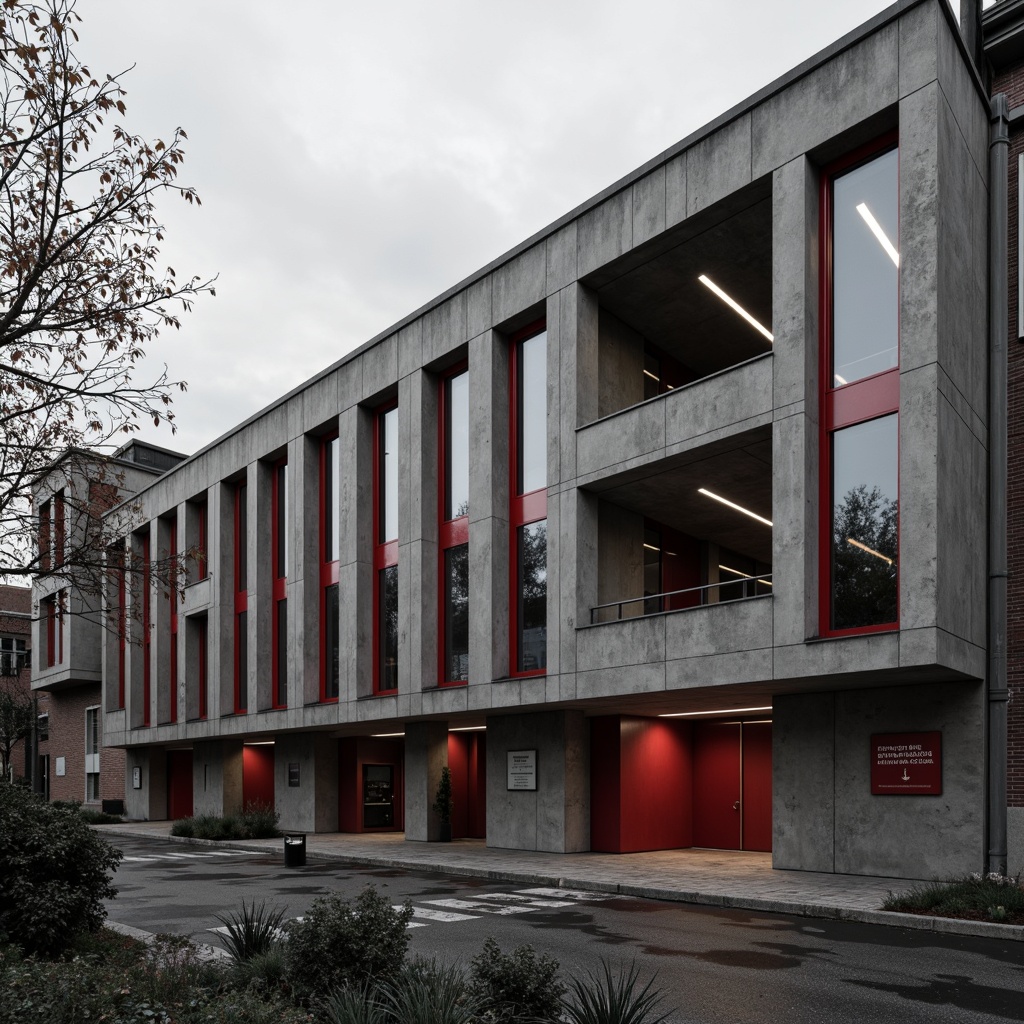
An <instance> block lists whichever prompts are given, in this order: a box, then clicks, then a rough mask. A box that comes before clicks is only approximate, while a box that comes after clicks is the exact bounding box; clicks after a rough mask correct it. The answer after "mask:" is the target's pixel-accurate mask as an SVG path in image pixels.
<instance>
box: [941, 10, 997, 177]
mask: <svg viewBox="0 0 1024 1024" xmlns="http://www.w3.org/2000/svg"><path fill="white" fill-rule="evenodd" d="M936 21H937V23H938V24H937V30H938V40H937V43H938V55H937V56H938V79H939V84H940V86H941V88H942V94H943V96H945V98H946V102H947V103H948V104H949V107H950V109H951V111H952V113H953V117H954V118H955V120H956V125H957V128H958V130H959V134H960V136H961V137H962V139H963V140H964V141H965V142H966V144H967V148H968V149H969V150H970V154H971V160H972V163H973V164H974V171H975V173H977V174H981V175H982V176H983V177H985V178H987V177H988V141H989V131H988V124H989V113H988V106H987V104H985V103H984V102H983V101H982V98H981V96H980V95H979V94H978V90H977V88H976V87H975V84H974V79H973V77H972V75H971V73H970V72H969V71H968V68H967V64H966V62H965V61H964V58H963V55H962V54H961V52H960V48H959V46H958V45H957V38H956V35H955V33H956V29H955V28H953V27H951V26H950V25H949V23H948V22H947V21H946V19H945V18H942V17H939V16H938V12H936Z"/></svg>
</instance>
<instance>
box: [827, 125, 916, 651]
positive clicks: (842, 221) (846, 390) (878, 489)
mask: <svg viewBox="0 0 1024 1024" xmlns="http://www.w3.org/2000/svg"><path fill="white" fill-rule="evenodd" d="M898 175H899V151H898V149H896V148H895V139H894V138H890V139H886V140H884V141H883V142H882V143H881V144H880V145H875V146H874V147H872V148H871V149H869V150H866V151H861V152H859V153H858V154H855V155H854V156H853V157H851V158H849V159H847V160H845V161H843V162H841V163H839V164H837V165H835V166H834V167H832V168H830V169H829V170H828V172H827V173H826V175H825V177H824V180H823V186H822V225H823V230H825V231H826V232H827V237H828V239H829V243H830V244H829V248H828V259H827V260H826V261H825V262H824V274H825V281H824V285H825V287H824V292H825V294H826V295H827V298H828V303H827V308H828V310H829V313H830V315H829V316H827V317H824V318H823V320H822V325H823V331H822V334H823V338H822V341H823V345H822V366H823V367H824V369H825V373H824V374H823V375H822V376H823V378H824V379H823V388H822V392H823V395H822V399H823V401H822V410H823V414H822V445H821V450H822V456H823V457H822V460H821V461H822V480H821V506H822V520H823V522H822V538H821V562H822V568H823V572H822V580H823V585H822V594H821V611H820V618H821V630H822V632H823V633H824V634H826V635H836V634H844V633H847V632H871V631H875V630H884V629H893V628H895V627H896V626H897V624H898V620H899V603H898V596H899V544H898V539H899V483H898V481H899V394H900V386H899V368H898V367H899V264H900V255H899V201H898V200H899V188H898V185H899V178H898Z"/></svg>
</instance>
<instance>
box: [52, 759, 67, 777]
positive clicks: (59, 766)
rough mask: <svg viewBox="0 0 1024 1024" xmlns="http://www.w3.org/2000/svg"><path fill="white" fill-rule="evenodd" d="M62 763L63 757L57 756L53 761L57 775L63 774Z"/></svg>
mask: <svg viewBox="0 0 1024 1024" xmlns="http://www.w3.org/2000/svg"><path fill="white" fill-rule="evenodd" d="M64 763H65V762H64V758H63V757H58V758H57V760H56V762H55V764H56V767H55V769H54V770H55V771H56V772H57V774H58V775H63V774H64V771H65V769H64Z"/></svg>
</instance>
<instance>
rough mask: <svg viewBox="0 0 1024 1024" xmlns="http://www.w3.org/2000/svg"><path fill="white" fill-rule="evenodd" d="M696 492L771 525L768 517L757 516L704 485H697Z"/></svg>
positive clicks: (766, 524)
mask: <svg viewBox="0 0 1024 1024" xmlns="http://www.w3.org/2000/svg"><path fill="white" fill-rule="evenodd" d="M697 493H698V494H703V495H705V497H708V498H714V499H715V501H720V502H721V503H722V504H723V505H728V506H729V508H734V509H735V510H736V511H737V512H742V513H743V514H744V515H745V516H750V518H751V519H756V520H757V521H758V522H759V523H764V525H765V526H771V525H772V521H771V520H770V519H765V518H764V516H759V515H758V514H757V513H756V512H751V511H750V509H749V508H744V507H743V506H742V505H737V504H736V503H735V502H733V501H730V500H729V499H728V498H723V497H722V496H721V495H720V494H715V493H713V492H712V491H709V490H708V489H707V488H706V487H698V488H697Z"/></svg>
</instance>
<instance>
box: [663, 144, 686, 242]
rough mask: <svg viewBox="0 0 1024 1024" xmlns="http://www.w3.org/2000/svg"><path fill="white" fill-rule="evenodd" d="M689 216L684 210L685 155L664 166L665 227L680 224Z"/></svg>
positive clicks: (680, 155)
mask: <svg viewBox="0 0 1024 1024" xmlns="http://www.w3.org/2000/svg"><path fill="white" fill-rule="evenodd" d="M688 216H689V214H688V213H687V210H686V153H680V154H679V156H677V157H674V158H673V159H671V160H669V162H668V163H667V164H665V227H666V228H670V227H672V226H673V225H675V224H680V223H682V221H684V220H686V218H687V217H688Z"/></svg>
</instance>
